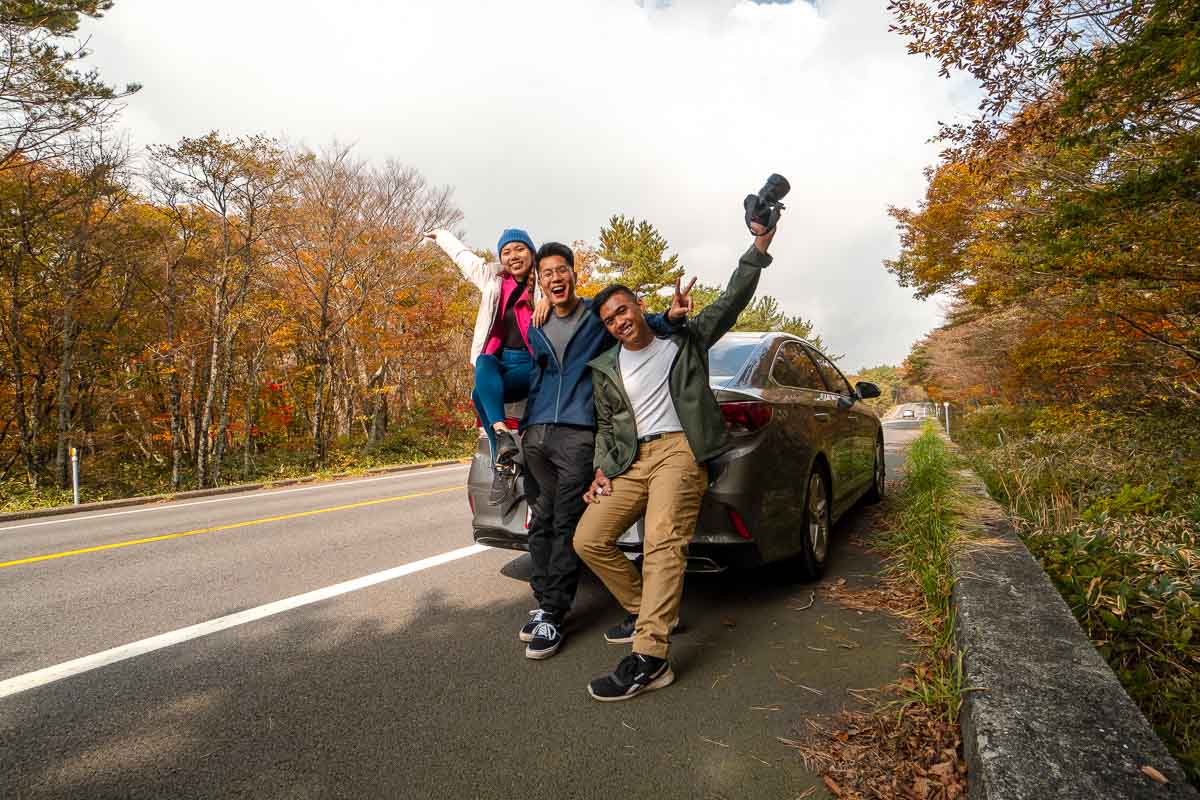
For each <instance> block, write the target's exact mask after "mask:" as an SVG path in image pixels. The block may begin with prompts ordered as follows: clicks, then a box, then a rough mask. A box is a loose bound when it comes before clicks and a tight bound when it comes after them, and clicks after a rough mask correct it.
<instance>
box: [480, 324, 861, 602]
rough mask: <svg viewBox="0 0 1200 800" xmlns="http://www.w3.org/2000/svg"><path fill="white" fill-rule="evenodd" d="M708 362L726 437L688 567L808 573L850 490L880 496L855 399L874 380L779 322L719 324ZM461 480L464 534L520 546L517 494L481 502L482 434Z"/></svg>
mask: <svg viewBox="0 0 1200 800" xmlns="http://www.w3.org/2000/svg"><path fill="white" fill-rule="evenodd" d="M708 366H709V381H710V385H711V386H712V389H713V392H714V393H715V394H716V397H717V401H718V402H719V403H720V404H721V409H722V411H724V413H725V424H726V425H727V426H728V428H729V431H730V433H731V434H732V435H733V440H734V447H733V449H732V450H730V451H729V452H728V453H726V454H725V455H723V456H721V457H720V458H718V459H716V461H714V462H713V463H712V464H711V465H710V470H709V474H710V476H712V481H711V483H710V484H709V487H708V492H707V493H706V494H705V496H704V503H703V506H702V507H701V510H700V518H699V519H698V520H697V522H696V535H695V538H694V539H693V540H692V544H691V545H690V547H689V548H688V553H689V555H688V569H689V570H690V571H693V572H719V571H722V570H724V569H725V568H727V567H730V566H738V567H749V566H755V565H758V564H765V563H769V562H772V561H782V560H785V559H791V560H793V561H794V562H795V563H796V565H797V567H798V571H799V573H800V575H801V576H802V577H805V578H816V577H819V576H820V575H821V574H822V572H823V571H824V569H825V560H826V556H827V555H828V553H829V535H830V530H831V528H832V527H833V524H834V523H835V522H837V520H838V519H839V518H840V517H841V516H842V515H843V514H844V513H845V512H846V511H847V510H849V509H850V508H851V507H852V506H853V505H854V504H855V503H856V502H858V500H859V499H861V498H864V497H865V498H867V500H868V501H875V500H878V499H880V498H881V497H882V496H883V491H884V461H883V432H882V431H883V429H882V426H881V425H880V421H879V417H878V416H877V415H876V414H875V412H874V411H873V410H872V409H871V408H870V407H868V406H867V405H866V404H865V403H862V402H860V401H861V400H863V399H866V398H870V397H878V396H879V389H878V388H877V387H876V386H875V385H874V384H870V383H865V382H861V383H858V384H857V385H856V386H854V387H851V386H850V383H849V381H847V380H846V378H845V376H843V375H842V373H841V372H840V371H839V370H838V368H837V367H836V366H834V364H833V362H832V361H830V360H829V359H828V358H827V357H826V356H824V355H823V354H822V353H821V352H820V351H818V350H817V349H816V348H814V347H813V346H812V345H810V344H808V343H807V342H805V341H803V340H802V339H799V338H797V337H795V336H792V335H790V334H786V333H729V334H726V335H725V337H724V338H722V339H721V341H720V342H718V343H717V344H716V346H715V347H713V348H712V350H711V351H710V352H709V359H708ZM513 411H514V413H519V410H518V409H513ZM511 424H512V425H513V426H514V427H515V420H514V421H512V422H511ZM467 480H468V486H467V495H468V498H469V501H470V503H471V510H472V513H473V517H474V518H473V526H474V530H475V541H476V542H479V543H480V544H486V545H491V546H493V547H504V548H509V549H513V550H525V549H527V544H526V538H527V535H528V526H529V511H528V509H527V507H526V504H525V503H524V501H521V502H518V503H517V504H516V505H515V506H514V507H512V508H511V509H508V510H507V511H502V509H500V508H498V507H495V506H491V505H488V491H489V489H490V487H491V480H492V479H491V457H490V453H489V451H488V443H487V439H486V437H483V436H482V435H481V436H480V440H479V448H478V450H477V451H476V453H475V457H474V459H473V460H472V462H471V471H470V475H469V477H468V479H467ZM642 525H643V522H641V521H639V522H638V523H637V524H635V525H634V526H633V527H632V528H630V529H629V530H628V531H627V532H626V533H625V535H624V536H622V537H621V539H620V540H619V542H618V545H619V546H620V547H621V548H622V549H623V550H624V551H625V552H626V553H627V554H629V555H630V556H631V557H634V556H636V555H637V554H638V553H639V552H640V551H641V547H642Z"/></svg>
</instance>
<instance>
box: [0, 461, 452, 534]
mask: <svg viewBox="0 0 1200 800" xmlns="http://www.w3.org/2000/svg"><path fill="white" fill-rule="evenodd" d="M469 466H471V465H470V464H456V465H455V466H453V467H440V468H437V469H428V470H412V471H409V472H397V473H395V474H393V475H382V476H380V477H378V478H362V479H360V480H352V481H332V482H329V483H319V484H316V485H314V486H301V487H300V488H298V489H273V490H269V491H265V492H255V493H254V494H232V495H226V496H223V497H214V498H213V499H211V500H196V501H194V502H191V503H160V504H156V505H152V506H146V507H144V508H130V509H126V510H123V511H108V512H106V513H104V514H90V515H88V516H86V517H80V516H77V515H75V514H63V515H61V516H58V517H54V518H53V519H47V520H43V521H41V522H23V523H21V524H20V525H7V526H5V527H3V528H0V532H2V531H15V530H17V529H18V528H36V527H38V526H40V525H60V524H62V523H64V522H87V521H88V520H92V519H104V518H105V517H119V516H122V515H123V514H144V513H145V512H147V511H173V510H174V509H177V508H188V507H189V506H204V505H208V504H209V503H225V502H229V501H230V500H249V499H251V498H254V497H275V496H278V495H281V494H292V493H294V492H313V491H316V490H317V489H331V488H334V487H338V486H357V485H359V484H363V483H374V482H375V481H387V480H395V479H396V478H419V477H421V476H423V475H437V474H438V473H441V472H453V471H454V470H456V469H466V468H467V467H469Z"/></svg>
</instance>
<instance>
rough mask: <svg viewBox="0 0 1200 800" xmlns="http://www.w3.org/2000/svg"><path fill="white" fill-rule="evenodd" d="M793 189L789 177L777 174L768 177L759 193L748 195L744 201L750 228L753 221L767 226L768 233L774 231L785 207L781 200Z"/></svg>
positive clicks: (747, 224) (747, 222) (747, 225)
mask: <svg viewBox="0 0 1200 800" xmlns="http://www.w3.org/2000/svg"><path fill="white" fill-rule="evenodd" d="M791 190H792V187H791V184H789V183H788V182H787V178H785V177H783V176H782V175H779V174H775V175H772V176H771V177H769V178H767V183H766V185H765V186H763V188H761V189H759V190H758V194H748V195H746V200H745V202H743V203H742V205H744V206H745V207H746V227H747V228H749V227H750V223H751V222H757V223H758V224H759V225H762V226H763V227H764V228H766V229H767V232H768V233H769V232H770V231H772V230H773V229H774V228H775V225H776V224H777V223H778V222H779V215H780V213H781V212H782V211H783V209H784V205H783V203H781V202H780V201H781V200H783V198H785V197H787V193H788V192H790V191H791ZM750 232H751V233H754V231H750Z"/></svg>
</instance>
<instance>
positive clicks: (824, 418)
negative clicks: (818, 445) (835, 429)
mask: <svg viewBox="0 0 1200 800" xmlns="http://www.w3.org/2000/svg"><path fill="white" fill-rule="evenodd" d="M813 419H815V420H817V421H818V422H829V414H828V412H825V411H818V412H817V413H815V414H813Z"/></svg>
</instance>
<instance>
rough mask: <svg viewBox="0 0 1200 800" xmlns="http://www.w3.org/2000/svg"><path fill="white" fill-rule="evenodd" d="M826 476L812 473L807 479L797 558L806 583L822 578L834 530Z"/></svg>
mask: <svg viewBox="0 0 1200 800" xmlns="http://www.w3.org/2000/svg"><path fill="white" fill-rule="evenodd" d="M830 505H831V504H830V502H829V489H828V487H827V479H826V477H825V472H824V471H823V470H821V469H820V468H817V469H814V470H813V471H812V472H811V473H810V474H809V476H808V487H807V488H806V489H805V492H804V513H803V514H802V515H801V528H800V540H801V545H800V546H801V549H800V555H799V557H798V558H797V561H798V562H799V567H800V575H801V577H802V578H803V579H804V580H806V581H815V580H819V579H820V578H821V576H823V575H824V574H825V564H826V562H827V561H828V560H829V540H830V533H831V532H832V530H833V524H832V522H833V515H832V513H831V511H832V510H831V508H830Z"/></svg>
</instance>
